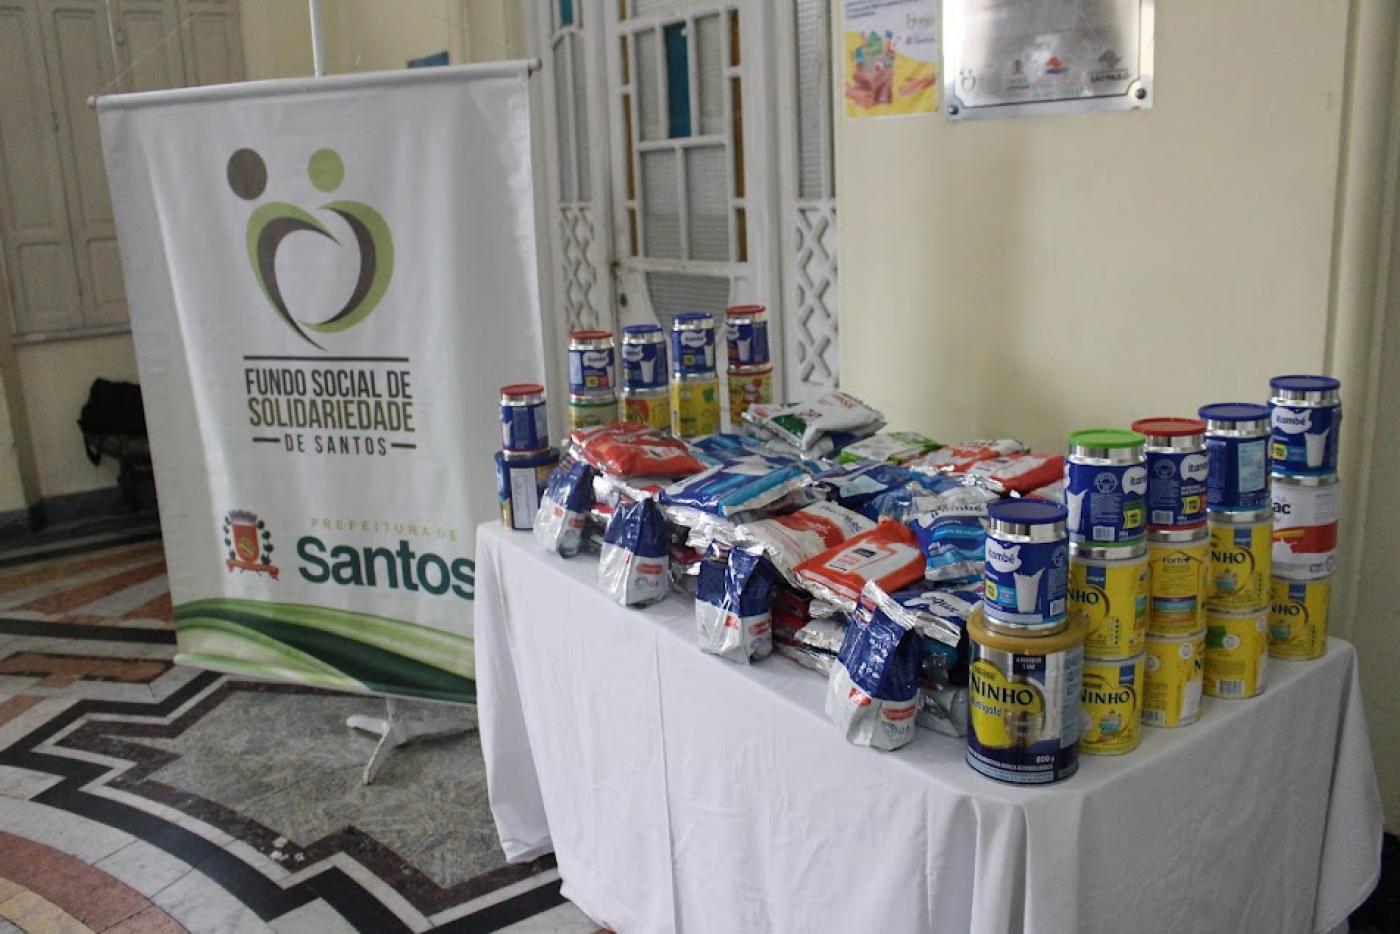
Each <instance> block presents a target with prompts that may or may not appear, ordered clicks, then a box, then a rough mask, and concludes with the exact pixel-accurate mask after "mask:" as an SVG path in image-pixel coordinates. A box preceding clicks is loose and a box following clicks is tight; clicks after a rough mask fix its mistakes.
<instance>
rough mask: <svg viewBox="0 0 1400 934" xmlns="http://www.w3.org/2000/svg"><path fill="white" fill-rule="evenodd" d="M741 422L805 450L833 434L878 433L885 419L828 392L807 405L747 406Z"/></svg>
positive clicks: (857, 402) (853, 399) (858, 403)
mask: <svg viewBox="0 0 1400 934" xmlns="http://www.w3.org/2000/svg"><path fill="white" fill-rule="evenodd" d="M744 419H745V420H746V421H748V422H750V423H751V424H754V425H756V426H758V427H759V429H760V430H762V431H764V432H767V433H769V434H771V435H772V436H774V437H776V438H778V439H780V440H782V441H786V442H787V443H788V444H791V445H793V446H795V447H798V448H802V449H803V450H807V449H809V448H811V447H812V446H813V445H815V444H816V443H817V442H818V441H820V440H821V438H822V436H823V435H826V434H830V433H833V432H851V433H852V434H857V435H860V434H866V435H868V434H872V433H874V432H876V431H879V430H880V428H881V427H882V426H883V425H884V423H885V417H884V416H883V415H881V414H880V413H879V412H878V411H876V410H875V409H872V408H871V407H870V406H868V405H866V404H865V403H864V402H861V401H860V400H859V399H857V398H856V397H855V396H852V395H849V394H847V393H844V392H831V393H828V394H826V395H824V396H822V397H821V398H819V399H815V400H813V401H811V402H794V403H791V404H789V405H781V406H771V407H770V406H750V407H749V409H748V411H747V412H745V413H744Z"/></svg>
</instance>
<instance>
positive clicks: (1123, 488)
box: [1065, 428, 1150, 755]
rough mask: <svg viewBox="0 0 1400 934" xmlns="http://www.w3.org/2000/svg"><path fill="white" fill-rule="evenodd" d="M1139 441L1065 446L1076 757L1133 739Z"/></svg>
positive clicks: (1143, 575)
mask: <svg viewBox="0 0 1400 934" xmlns="http://www.w3.org/2000/svg"><path fill="white" fill-rule="evenodd" d="M1146 444H1147V439H1146V438H1145V437H1143V435H1141V434H1140V433H1138V432H1136V431H1127V430H1124V429H1121V428H1090V429H1086V430H1083V431H1076V432H1074V433H1073V434H1071V435H1070V436H1069V457H1068V458H1067V459H1066V460H1065V505H1066V506H1067V510H1066V511H1067V515H1068V520H1069V540H1070V545H1069V613H1070V616H1071V617H1072V618H1075V619H1079V620H1082V621H1083V622H1084V623H1085V624H1086V625H1087V627H1088V635H1087V636H1086V637H1085V642H1084V684H1083V692H1082V694H1081V695H1080V697H1081V707H1082V709H1083V718H1084V724H1085V732H1084V735H1082V736H1081V737H1080V738H1079V749H1080V752H1084V753H1089V754H1092V755H1120V754H1122V753H1125V752H1131V751H1132V750H1134V749H1136V748H1137V745H1138V742H1139V741H1140V740H1141V738H1142V729H1141V724H1142V699H1143V683H1144V682H1143V676H1144V665H1145V655H1144V650H1145V648H1146V638H1147V605H1148V599H1149V596H1150V581H1149V572H1148V566H1147V521H1146V518H1147V459H1146Z"/></svg>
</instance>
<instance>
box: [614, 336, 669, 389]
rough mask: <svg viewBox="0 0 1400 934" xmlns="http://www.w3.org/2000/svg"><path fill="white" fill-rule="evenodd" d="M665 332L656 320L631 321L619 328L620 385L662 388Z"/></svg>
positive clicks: (664, 367) (664, 384)
mask: <svg viewBox="0 0 1400 934" xmlns="http://www.w3.org/2000/svg"><path fill="white" fill-rule="evenodd" d="M668 373H669V367H668V365H667V362H666V334H665V332H663V331H662V330H661V325H659V324H631V325H628V326H627V327H625V328H623V329H622V389H623V391H624V392H626V391H627V390H631V391H633V392H645V391H652V392H655V391H656V390H658V389H660V390H663V391H664V390H665V389H666V377H667V374H668Z"/></svg>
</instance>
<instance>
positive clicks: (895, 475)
mask: <svg viewBox="0 0 1400 934" xmlns="http://www.w3.org/2000/svg"><path fill="white" fill-rule="evenodd" d="M919 479H920V480H921V481H922V478H919ZM914 480H915V474H914V473H913V472H912V471H909V470H905V469H904V468H903V467H896V466H895V465H893V464H855V465H842V466H839V467H832V468H831V469H829V470H824V471H822V472H821V473H819V474H817V476H816V482H817V484H818V485H819V486H820V487H822V488H823V489H825V490H826V491H827V493H828V495H829V496H830V498H831V499H834V500H836V502H838V503H840V504H841V505H842V506H845V507H846V508H847V509H854V510H855V511H856V512H858V513H860V514H861V515H863V516H865V517H866V518H867V519H871V520H872V521H879V518H880V514H879V512H878V511H873V510H871V509H870V502H871V500H873V499H875V498H876V497H877V496H880V495H881V494H884V493H890V492H893V491H894V490H898V489H901V488H902V487H906V486H908V485H909V484H910V483H912V482H914ZM872 512H874V514H873V515H872Z"/></svg>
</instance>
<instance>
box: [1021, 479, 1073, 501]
mask: <svg viewBox="0 0 1400 934" xmlns="http://www.w3.org/2000/svg"><path fill="white" fill-rule="evenodd" d="M1026 496H1028V497H1031V498H1034V499H1048V500H1049V501H1050V502H1052V503H1060V504H1063V503H1064V501H1065V478H1064V477H1061V478H1060V479H1058V480H1056V481H1055V482H1054V483H1047V484H1045V486H1042V487H1039V488H1037V489H1034V490H1031V491H1030V492H1029V493H1027V494H1026Z"/></svg>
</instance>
